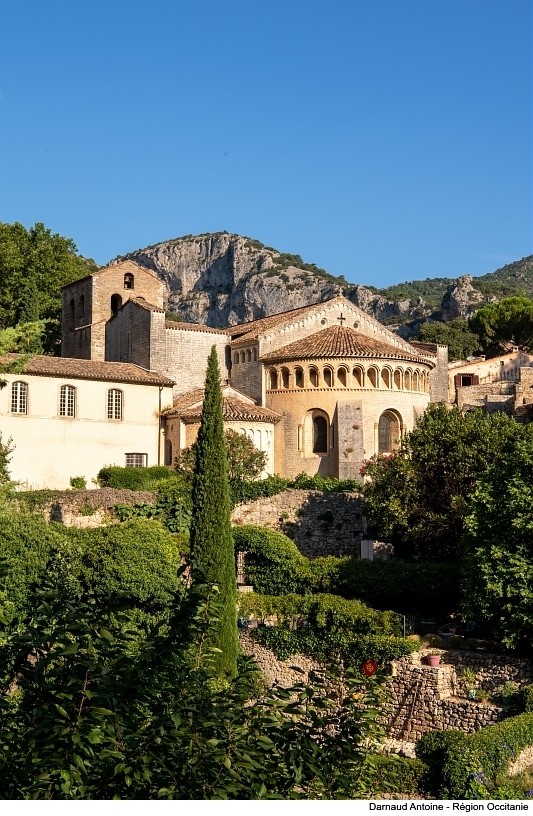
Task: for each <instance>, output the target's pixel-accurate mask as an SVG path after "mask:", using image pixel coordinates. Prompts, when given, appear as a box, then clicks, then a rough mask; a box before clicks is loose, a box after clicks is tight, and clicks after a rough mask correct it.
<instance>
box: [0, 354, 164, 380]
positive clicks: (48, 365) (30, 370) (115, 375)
mask: <svg viewBox="0 0 533 816" xmlns="http://www.w3.org/2000/svg"><path fill="white" fill-rule="evenodd" d="M17 360H19V361H21V362H22V363H23V365H22V370H21V371H20V373H21V374H28V375H30V374H31V375H33V376H36V377H63V378H67V379H73V380H104V381H105V382H122V383H135V384H138V385H166V386H172V385H174V380H171V379H169V378H168V377H165V376H163V374H158V373H157V372H156V371H147V370H146V369H144V368H141V367H140V366H138V365H134V364H133V363H109V362H104V361H100V360H78V359H75V358H73V357H46V356H36V357H29V358H28V360H27V362H26V363H24V355H22V354H6V355H4V356H2V357H0V363H1V364H5V363H14V362H16V361H17Z"/></svg>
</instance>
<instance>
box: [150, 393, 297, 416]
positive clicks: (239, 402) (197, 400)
mask: <svg viewBox="0 0 533 816" xmlns="http://www.w3.org/2000/svg"><path fill="white" fill-rule="evenodd" d="M203 399H204V389H203V388H195V389H194V390H193V391H189V392H188V393H187V394H180V395H179V396H178V397H176V398H175V399H174V406H173V407H172V408H171V409H169V410H168V411H165V412H164V414H165V416H169V415H171V414H172V415H178V416H179V417H180V418H181V419H182V420H185V421H187V420H188V421H189V422H198V421H199V420H200V417H201V414H202V407H203ZM222 416H223V417H224V419H225V420H227V421H231V420H234V421H243V422H271V423H276V422H279V420H280V419H281V416H280V414H278V413H276V411H271V410H270V408H263V407H262V406H261V405H257V404H256V403H255V402H254V401H253V400H251V399H250V398H249V397H246V396H245V395H244V394H241V393H240V392H239V391H236V390H235V389H234V388H231V386H225V387H224V388H223V389H222Z"/></svg>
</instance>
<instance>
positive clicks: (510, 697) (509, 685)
mask: <svg viewBox="0 0 533 816" xmlns="http://www.w3.org/2000/svg"><path fill="white" fill-rule="evenodd" d="M517 691H518V683H514V682H513V681H512V680H507V681H506V682H505V683H504V684H503V686H502V687H501V688H500V689H499V692H500V697H501V700H502V705H503V706H505V707H506V708H507V707H508V706H511V705H513V703H514V702H515V699H516V692H517Z"/></svg>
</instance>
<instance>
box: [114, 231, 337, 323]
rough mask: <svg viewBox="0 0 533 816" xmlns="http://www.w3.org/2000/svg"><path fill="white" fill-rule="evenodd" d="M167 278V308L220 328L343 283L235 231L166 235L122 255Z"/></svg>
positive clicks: (303, 302) (325, 293) (312, 299)
mask: <svg viewBox="0 0 533 816" xmlns="http://www.w3.org/2000/svg"><path fill="white" fill-rule="evenodd" d="M127 257H128V258H131V259H132V260H134V261H135V262H136V263H138V264H140V265H141V266H145V267H147V268H149V269H152V270H153V271H155V272H156V273H157V274H158V275H159V276H160V277H161V278H162V279H163V280H164V281H165V283H166V284H167V286H168V288H169V291H170V297H169V301H168V309H169V311H173V312H176V313H177V314H179V315H180V317H182V318H183V319H184V320H187V321H190V322H193V323H204V324H207V325H208V326H212V327H213V328H223V327H225V326H232V325H235V324H236V323H242V322H244V321H248V320H256V319H257V318H260V317H265V316H267V315H269V314H275V313H276V312H282V311H285V310H287V309H297V308H298V307H300V306H307V305H308V304H310V303H316V302H318V301H321V300H327V299H328V298H330V297H333V296H334V295H336V294H339V293H340V292H341V291H342V287H341V286H340V285H339V284H337V283H335V281H334V279H333V278H331V277H330V276H328V275H327V274H326V273H322V274H315V273H313V272H310V271H308V270H303V269H300V268H298V267H296V266H293V265H291V264H290V263H287V261H286V258H287V256H283V255H282V254H281V253H279V252H277V251H276V250H273V249H270V248H267V247H264V246H263V245H262V244H260V243H259V242H258V241H252V240H250V239H248V238H243V237H242V236H240V235H230V234H228V233H214V234H211V235H200V236H196V237H194V236H191V237H187V238H178V239H176V240H174V241H166V242H163V243H161V244H156V245H155V246H153V247H148V248H147V249H143V250H138V251H137V252H132V253H131V254H129V255H128V256H127Z"/></svg>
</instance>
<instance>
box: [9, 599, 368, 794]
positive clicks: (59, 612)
mask: <svg viewBox="0 0 533 816" xmlns="http://www.w3.org/2000/svg"><path fill="white" fill-rule="evenodd" d="M117 617H120V618H121V620H120V624H119V625H117V624H115V623H114V620H115V619H116V618H117ZM216 617H217V610H216V604H214V601H213V596H211V595H210V594H208V592H207V591H206V589H205V588H202V587H198V586H194V587H193V588H192V590H191V591H189V592H188V593H187V595H186V596H185V597H184V598H181V597H178V596H176V598H175V600H174V602H173V604H172V614H171V615H170V616H169V618H168V620H167V621H165V622H164V624H163V623H162V624H160V625H158V626H156V627H154V628H153V629H152V630H151V631H146V633H145V636H144V638H143V639H142V640H141V642H140V644H139V648H138V649H136V650H135V651H134V652H132V651H131V648H130V635H129V631H130V627H129V625H128V613H124V612H123V613H121V612H119V611H118V610H116V609H115V608H114V607H113V606H112V605H110V604H109V603H108V604H106V605H95V604H94V602H93V601H91V600H90V599H89V600H88V599H86V598H83V597H80V598H77V599H76V602H75V603H72V602H69V600H68V599H65V598H63V597H61V596H58V595H57V594H54V593H52V592H50V591H48V592H45V593H44V594H43V596H42V597H41V599H40V603H39V602H38V603H37V605H36V609H35V613H34V614H33V616H32V618H31V619H29V620H28V621H27V624H26V628H25V630H24V631H23V632H22V633H19V632H9V633H4V634H7V635H8V638H7V641H8V642H7V643H6V645H5V646H4V647H3V648H1V649H0V673H1V674H3V675H6V674H8V677H7V679H6V683H5V686H4V688H3V690H2V692H3V693H2V694H0V709H1V711H2V719H3V728H2V731H1V732H0V774H1V777H2V793H1V796H2V797H3V798H5V799H38V800H47V799H56V800H57V799H60V800H105V799H111V798H113V799H126V800H141V799H143V800H157V799H161V800H163V799H167V800H195V801H197V800H211V799H245V800H254V799H270V798H276V799H326V800H329V799H346V798H357V797H361V796H365V795H367V794H368V793H369V792H370V791H371V790H373V787H374V782H373V777H374V773H375V765H374V762H373V760H372V757H371V755H370V751H371V749H372V746H373V745H375V743H376V740H377V739H378V738H379V737H380V736H381V734H382V731H381V729H380V727H379V726H378V725H377V715H378V706H379V700H380V684H379V681H378V680H376V679H375V678H373V679H372V680H369V681H365V682H362V681H358V680H357V679H355V678H353V676H352V675H351V674H350V673H347V674H345V675H340V676H339V675H337V676H332V677H329V676H325V677H321V676H319V675H314V676H313V677H312V685H310V686H309V685H306V684H304V683H301V684H298V685H297V686H295V687H293V688H291V689H286V690H285V689H281V688H274V689H273V690H272V691H271V692H269V693H267V694H266V695H264V696H263V697H262V698H261V699H260V700H259V701H258V702H257V703H256V704H255V705H253V706H250V705H248V704H247V703H248V700H249V697H250V694H251V693H252V691H253V690H255V689H256V688H257V683H256V672H255V671H254V670H253V668H252V666H251V664H250V663H249V662H248V664H247V665H244V666H242V670H241V672H240V674H239V676H238V677H237V678H236V679H235V680H234V681H232V682H229V683H227V684H226V685H224V686H222V687H221V686H220V684H214V683H213V676H214V675H213V672H214V667H213V662H212V652H210V651H209V649H208V648H207V646H206V644H208V643H209V642H210V640H211V638H210V636H209V630H210V627H211V625H212V622H213V620H214V619H216ZM35 655H37V656H38V659H37V660H35V657H34V656H35ZM15 680H16V682H17V684H18V685H19V688H20V691H19V692H18V694H17V695H16V696H17V701H16V703H15V704H14V701H13V695H12V694H10V692H9V689H10V688H12V686H13V682H14V681H15ZM339 682H342V683H343V684H344V688H345V689H346V692H345V694H344V695H342V694H340V693H339V691H338V689H340V688H342V686H340V685H339Z"/></svg>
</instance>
